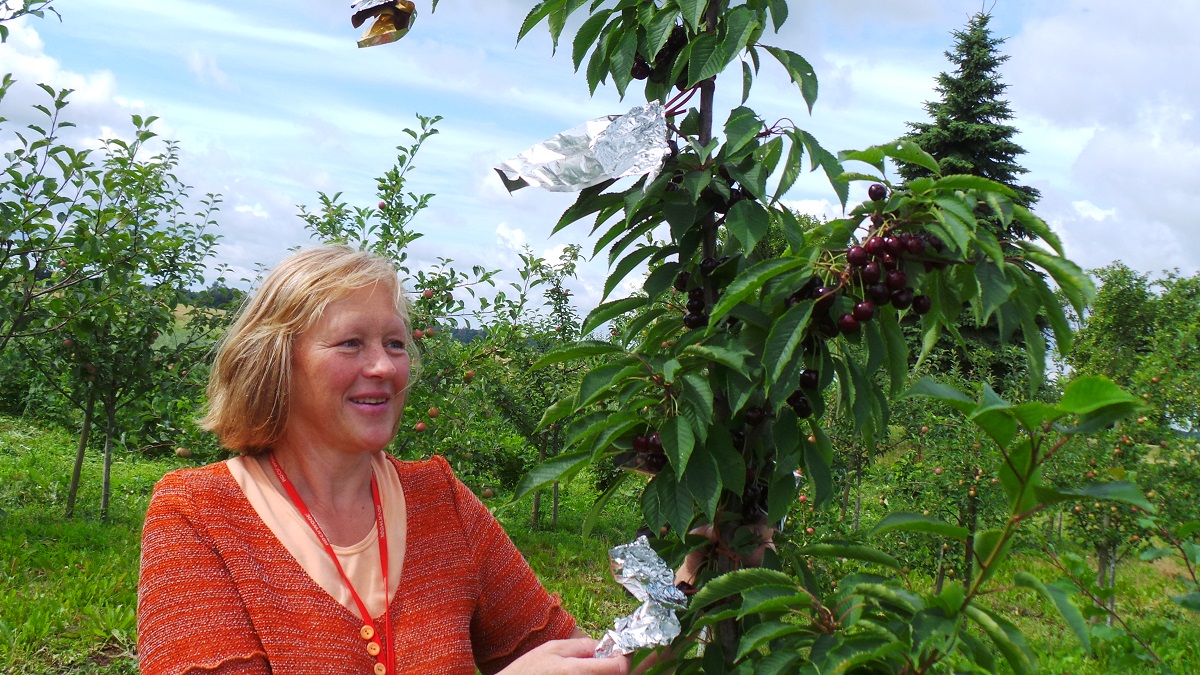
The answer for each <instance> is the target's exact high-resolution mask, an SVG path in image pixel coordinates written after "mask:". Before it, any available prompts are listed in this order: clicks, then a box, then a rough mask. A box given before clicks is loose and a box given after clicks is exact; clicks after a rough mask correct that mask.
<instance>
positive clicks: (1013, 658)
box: [963, 605, 1037, 675]
mask: <svg viewBox="0 0 1200 675" xmlns="http://www.w3.org/2000/svg"><path fill="white" fill-rule="evenodd" d="M963 612H964V613H965V614H966V615H967V617H968V618H969V619H971V620H972V621H974V622H975V624H976V625H978V626H979V627H980V628H981V629H983V632H984V633H985V634H987V636H988V637H989V638H991V639H992V642H993V643H994V644H995V645H996V647H997V648H999V649H1000V653H1001V654H1003V655H1004V659H1005V660H1006V661H1008V665H1010V666H1012V669H1013V673H1015V674H1016V675H1036V673H1037V663H1036V661H1035V660H1034V658H1033V654H1032V653H1031V652H1030V651H1029V647H1028V646H1027V645H1026V644H1025V638H1024V636H1022V635H1021V631H1020V630H1018V629H1017V627H1016V626H1014V625H1012V624H1011V623H1009V622H1008V621H1005V620H1004V619H1002V618H1000V617H999V616H996V615H995V614H994V613H992V612H989V611H987V610H984V609H981V608H979V607H976V606H975V605H967V606H966V607H964V608H963Z"/></svg>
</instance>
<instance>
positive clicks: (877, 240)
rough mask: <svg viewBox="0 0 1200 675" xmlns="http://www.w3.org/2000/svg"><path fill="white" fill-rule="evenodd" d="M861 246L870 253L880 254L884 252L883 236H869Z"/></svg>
mask: <svg viewBox="0 0 1200 675" xmlns="http://www.w3.org/2000/svg"><path fill="white" fill-rule="evenodd" d="M863 248H864V249H866V251H867V253H870V254H871V255H880V254H881V253H883V252H884V248H883V237H871V238H870V239H868V240H867V243H865V244H863Z"/></svg>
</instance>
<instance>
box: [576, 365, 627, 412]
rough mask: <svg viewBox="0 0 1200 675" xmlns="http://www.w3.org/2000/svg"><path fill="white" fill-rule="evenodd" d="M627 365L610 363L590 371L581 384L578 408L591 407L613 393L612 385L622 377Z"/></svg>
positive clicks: (577, 402)
mask: <svg viewBox="0 0 1200 675" xmlns="http://www.w3.org/2000/svg"><path fill="white" fill-rule="evenodd" d="M627 365H628V364H626V363H610V364H607V365H603V366H600V367H598V368H593V369H592V370H590V371H588V373H587V375H584V376H583V381H582V382H580V383H579V399H578V401H576V406H577V407H579V408H583V407H586V406H589V405H591V404H592V403H595V402H596V401H598V400H599V399H601V398H603V397H604V396H606V395H609V394H611V393H613V392H612V384H613V382H614V380H615V379H616V378H617V377H619V376H621V374H622V371H624V370H625V368H626V366H627Z"/></svg>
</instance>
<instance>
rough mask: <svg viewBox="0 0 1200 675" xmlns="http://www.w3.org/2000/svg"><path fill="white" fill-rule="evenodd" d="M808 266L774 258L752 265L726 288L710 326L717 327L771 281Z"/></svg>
mask: <svg viewBox="0 0 1200 675" xmlns="http://www.w3.org/2000/svg"><path fill="white" fill-rule="evenodd" d="M807 264H808V263H807V262H806V261H804V260H801V259H799V258H772V259H770V260H763V261H762V262H759V263H756V264H754V265H752V266H751V267H750V268H748V269H746V270H745V271H743V272H742V273H741V274H739V275H738V276H737V277H736V278H735V279H734V280H733V281H732V282H730V284H729V286H728V287H726V289H725V293H724V295H722V296H721V299H720V300H719V301H717V305H716V307H714V308H713V310H712V314H711V318H710V319H709V324H708V325H709V326H715V325H717V323H718V322H719V321H720V320H721V319H722V318H724V317H725V315H726V314H728V313H729V311H730V310H731V309H733V308H734V307H736V306H737V304H738V303H740V302H742V301H743V300H745V299H747V298H749V297H750V296H752V295H754V294H755V293H757V292H758V291H759V289H761V288H762V287H763V285H764V284H766V283H767V282H768V281H770V280H771V279H773V278H775V277H777V276H779V275H780V274H784V273H785V272H790V271H792V270H794V269H797V268H800V267H803V266H805V265H807Z"/></svg>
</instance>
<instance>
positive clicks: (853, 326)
mask: <svg viewBox="0 0 1200 675" xmlns="http://www.w3.org/2000/svg"><path fill="white" fill-rule="evenodd" d="M837 327H838V331H840V332H841V333H842V334H843V335H849V334H850V333H857V332H858V329H859V328H860V325H859V323H858V319H856V318H854V315H853V314H843V315H842V316H841V318H840V319H838V322H837Z"/></svg>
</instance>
